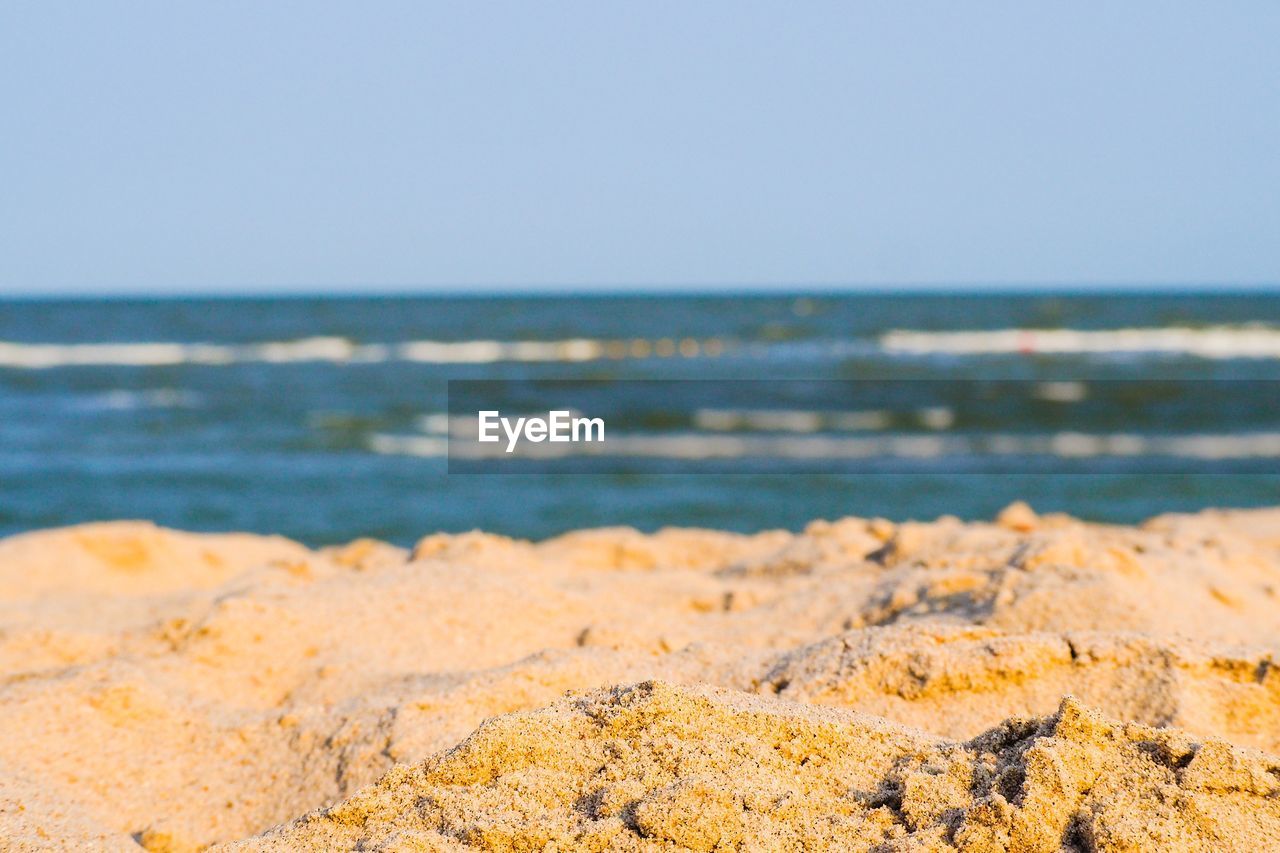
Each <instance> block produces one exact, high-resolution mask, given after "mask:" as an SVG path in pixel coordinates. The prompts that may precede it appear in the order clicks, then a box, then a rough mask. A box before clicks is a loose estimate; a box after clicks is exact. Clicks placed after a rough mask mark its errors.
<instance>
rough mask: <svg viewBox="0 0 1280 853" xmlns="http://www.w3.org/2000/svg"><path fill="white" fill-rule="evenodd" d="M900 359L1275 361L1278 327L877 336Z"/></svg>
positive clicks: (906, 332) (1279, 353) (1279, 348)
mask: <svg viewBox="0 0 1280 853" xmlns="http://www.w3.org/2000/svg"><path fill="white" fill-rule="evenodd" d="M879 340H880V345H881V347H883V349H884V350H885V351H886V352H889V353H894V354H901V355H1008V354H1024V355H1033V354H1035V355H1042V354H1043V355H1114V354H1157V355H1170V356H1192V357H1196V358H1208V359H1228V358H1268V359H1269V358H1280V329H1277V328H1272V327H1269V326H1263V325H1253V324H1248V325H1235V326H1207V327H1204V328H1191V327H1189V326H1168V327H1159V328H1158V327H1134V328H1125V329H993V330H989V331H966V332H928V331H913V330H908V329H897V330H894V331H891V332H887V333H885V334H884V335H881V336H880V339H879Z"/></svg>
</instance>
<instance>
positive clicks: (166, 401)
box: [84, 388, 202, 411]
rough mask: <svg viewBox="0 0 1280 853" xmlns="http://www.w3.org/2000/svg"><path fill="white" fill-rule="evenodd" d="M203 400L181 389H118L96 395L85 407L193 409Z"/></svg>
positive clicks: (108, 408)
mask: <svg viewBox="0 0 1280 853" xmlns="http://www.w3.org/2000/svg"><path fill="white" fill-rule="evenodd" d="M201 399H202V398H201V397H200V395H199V394H196V393H194V392H192V391H184V390H181V389H179V388H155V389H152V390H149V391H128V390H124V389H117V390H114V391H107V392H104V393H102V394H95V395H93V396H92V397H89V398H88V399H87V400H85V402H84V405H85V406H86V407H87V408H89V409H98V410H110V411H135V410H138V409H193V408H195V407H197V406H199V405H200V403H201Z"/></svg>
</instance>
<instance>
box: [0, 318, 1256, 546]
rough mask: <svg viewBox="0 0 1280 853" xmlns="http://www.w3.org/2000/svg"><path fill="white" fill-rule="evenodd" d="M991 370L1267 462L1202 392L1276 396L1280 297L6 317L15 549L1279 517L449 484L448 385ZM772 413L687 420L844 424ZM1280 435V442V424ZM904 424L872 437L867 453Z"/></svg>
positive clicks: (709, 487)
mask: <svg viewBox="0 0 1280 853" xmlns="http://www.w3.org/2000/svg"><path fill="white" fill-rule="evenodd" d="M974 377H1000V378H1006V379H1024V380H1027V381H1029V382H1037V383H1043V387H1044V388H1046V389H1048V390H1047V392H1046V393H1047V394H1048V396H1049V397H1050V398H1052V397H1054V395H1059V396H1060V397H1061V399H1057V400H1050V402H1051V403H1053V404H1054V405H1059V404H1062V405H1066V404H1070V403H1071V402H1072V400H1073V399H1074V395H1077V393H1078V388H1079V383H1080V382H1081V381H1088V380H1096V379H1125V380H1154V379H1160V380H1161V381H1164V382H1172V383H1174V384H1175V385H1179V384H1180V387H1181V388H1182V389H1183V391H1182V393H1179V394H1177V395H1176V400H1174V401H1173V402H1172V403H1170V404H1168V405H1166V406H1165V407H1164V408H1162V409H1161V410H1160V415H1159V417H1156V418H1153V417H1150V416H1148V417H1145V418H1143V417H1140V415H1143V414H1144V412H1145V410H1144V409H1142V408H1140V406H1141V405H1142V404H1135V406H1138V407H1137V408H1135V407H1130V408H1128V409H1126V408H1123V407H1121V408H1115V407H1110V408H1108V407H1097V406H1095V407H1094V408H1093V409H1092V410H1090V409H1087V408H1080V409H1079V413H1078V415H1077V416H1076V417H1075V420H1073V421H1072V429H1073V430H1079V431H1083V432H1084V433H1087V434H1089V435H1098V436H1108V435H1115V434H1117V433H1124V434H1125V435H1126V436H1128V438H1129V439H1133V437H1134V435H1135V434H1136V435H1137V439H1134V440H1146V439H1149V438H1152V437H1158V436H1159V435H1162V434H1166V433H1168V434H1176V433H1186V432H1188V431H1190V432H1192V433H1194V434H1196V435H1208V436H1214V437H1216V439H1215V440H1217V439H1223V438H1224V437H1225V438H1226V439H1231V438H1232V437H1239V436H1241V435H1245V436H1247V437H1252V438H1257V437H1258V436H1259V435H1261V437H1262V439H1263V442H1262V443H1263V444H1264V445H1265V446H1267V447H1270V446H1271V445H1269V444H1267V441H1270V440H1271V439H1270V438H1268V436H1272V433H1271V432H1268V431H1267V425H1268V424H1267V422H1266V417H1267V416H1268V415H1267V409H1268V407H1267V406H1264V407H1263V408H1264V411H1263V412H1262V418H1263V422H1262V423H1257V422H1250V423H1248V424H1245V423H1242V422H1241V420H1240V417H1239V413H1238V412H1236V411H1233V410H1232V409H1229V408H1226V407H1222V406H1221V405H1219V404H1217V403H1215V402H1214V400H1213V395H1205V394H1201V393H1197V392H1196V390H1195V389H1197V388H1202V387H1204V385H1203V383H1205V382H1212V381H1219V380H1260V381H1263V382H1266V381H1272V380H1278V379H1280V295H1273V294H1225V295H1224V294H1218V295H1214V294H1177V295H1171V294H1165V295H1160V294H1133V295H1123V296H1114V295H1108V296H1100V295H1069V294H1057V295H1008V294H1001V295H964V296H957V295H939V294H932V295H913V296H886V295H854V296H832V295H807V294H785V295H767V296H743V295H731V296H672V295H653V296H631V297H617V296H609V297H603V296H601V297H547V298H511V297H493V298H391V297H388V298H377V299H373V298H369V299H364V298H290V299H225V300H151V301H126V300H110V301H61V302H57V301H12V302H0V533H4V534H8V533H14V532H19V531H24V530H29V529H33V528H39V527H47V526H53V525H63V524H70V523H75V522H81V521H89V520H100V519H110V518H145V519H151V520H154V521H156V522H158V523H161V524H165V525H170V526H174V527H179V528H186V529H194V530H252V531H260V532H271V533H282V534H284V535H287V536H291V537H294V538H297V539H300V540H303V541H305V542H307V543H310V544H324V543H333V542H341V541H345V540H348V539H351V538H354V537H357V536H375V537H380V538H384V539H388V540H391V541H395V542H400V543H411V542H412V541H414V540H415V539H417V538H418V537H420V536H422V535H424V534H426V533H430V532H434V531H438V530H451V531H456V530H468V529H473V528H482V529H486V530H491V531H495V532H500V533H505V534H510V535H515V536H527V537H544V536H548V535H552V534H555V533H557V532H560V531H563V530H566V529H571V528H577V527H583V526H598V525H615V524H627V525H633V526H636V527H639V528H641V529H654V528H657V527H660V526H662V525H668V524H679V525H697V526H710V527H720V528H729V529H736V530H757V529H763V528H770V527H787V528H796V527H798V526H801V525H803V524H804V523H805V522H806V521H808V520H810V519H813V518H819V517H827V518H831V517H837V516H843V515H850V514H854V515H864V516H876V515H878V516H885V517H889V518H895V519H898V518H908V517H914V518H930V517H935V516H937V515H941V514H954V515H958V516H961V517H965V518H973V517H984V516H990V515H992V514H993V513H995V512H996V511H998V510H999V509H1000V508H1001V507H1002V506H1004V505H1005V504H1008V503H1009V502H1011V501H1013V500H1015V499H1024V500H1027V501H1029V502H1030V503H1031V504H1032V505H1033V506H1035V507H1036V508H1037V509H1040V510H1046V511H1048V510H1060V511H1066V512H1070V513H1073V514H1076V515H1080V516H1084V517H1088V518H1094V519H1102V520H1114V521H1134V520H1138V519H1140V518H1143V517H1146V516H1149V515H1153V514H1157V513H1160V512H1166V511H1180V510H1196V509H1200V508H1203V507H1206V506H1256V505H1265V504H1273V503H1280V476H1277V475H1276V474H1274V473H1249V474H1240V473H1233V474H1222V473H1213V472H1212V471H1207V470H1199V469H1188V470H1187V471H1184V472H1182V473H1178V474H1151V473H1144V472H1129V473H1107V472H1106V466H1105V465H1101V466H1099V465H1097V464H1094V465H1093V467H1088V466H1085V467H1082V468H1081V470H1083V471H1087V472H1088V473H1083V474H1071V475H1063V474H1062V473H1061V471H1060V470H1058V471H1051V472H1047V473H1045V472H1042V473H1035V471H1036V470H1038V469H1035V468H1034V467H1031V468H1028V470H1027V471H1026V472H1021V473H1019V472H1014V473H1008V472H1006V473H1002V474H1001V475H999V476H995V475H978V474H973V473H967V472H966V471H965V470H963V468H964V466H955V465H948V464H938V465H934V466H925V467H924V468H922V469H921V471H920V472H918V473H912V474H903V473H866V472H863V473H857V474H840V473H824V472H822V471H821V470H818V471H808V472H804V473H795V472H793V473H785V474H784V473H768V472H767V470H768V469H767V466H766V467H765V468H764V469H761V468H760V467H759V466H757V467H755V468H752V469H750V470H752V471H753V472H754V473H732V474H729V473H726V474H705V473H703V474H697V475H693V474H681V473H678V472H679V471H680V470H681V469H680V464H679V462H678V460H676V461H672V462H670V464H668V465H667V466H666V467H665V468H664V470H665V471H667V472H668V473H655V472H654V471H653V470H649V469H643V468H641V469H636V470H623V471H615V472H612V473H608V474H593V475H575V474H568V473H560V472H557V471H551V472H543V473H536V474H527V475H525V474H505V475H494V476H477V475H461V474H457V473H454V474H450V473H448V469H447V463H446V459H445V458H444V456H443V455H442V451H441V447H442V446H443V444H442V428H441V426H440V423H441V421H442V419H445V420H447V417H446V415H447V412H448V408H447V400H446V382H447V381H448V380H450V379H488V380H493V379H498V380H527V379H600V380H607V379H701V380H729V379H752V380H762V379H772V380H784V379H785V380H792V381H795V382H803V381H805V380H834V379H853V378H876V379H880V380H887V381H896V380H905V379H953V378H957V379H958V378H974ZM1197 383H1200V384H1197ZM771 402H773V401H769V400H761V401H759V405H758V406H753V407H746V408H742V407H739V410H733V411H725V410H723V409H717V410H714V411H709V412H704V413H702V414H701V415H699V419H695V422H693V423H681V424H680V425H679V428H680V430H682V432H681V435H685V436H690V435H691V436H692V437H693V438H698V436H699V435H700V434H706V435H718V434H720V433H722V432H725V431H730V432H733V433H734V434H742V433H747V434H756V433H760V434H777V433H779V432H781V433H783V434H787V433H788V431H791V432H795V431H796V430H799V431H800V432H803V433H805V434H814V433H817V434H826V433H827V432H829V431H832V430H834V431H836V432H839V431H840V429H843V428H842V427H839V426H832V425H831V424H830V423H828V422H826V421H820V422H818V424H817V425H816V426H815V425H814V423H813V418H812V417H810V415H812V413H806V412H799V413H796V412H795V411H794V410H793V407H792V408H789V409H787V410H786V411H787V413H788V415H789V416H794V417H791V420H786V419H784V420H783V421H782V422H778V420H777V418H774V419H772V420H770V419H769V418H764V419H761V418H760V417H759V411H757V410H758V409H763V410H768V409H770V408H777V407H776V406H771ZM661 408H662V407H661V405H660V402H655V403H654V411H653V412H652V413H647V415H646V417H643V418H641V420H642V421H643V422H644V423H647V424H649V426H650V427H651V428H652V429H655V430H661V429H662V428H663V426H662V424H663V417H664V414H663V412H662V411H661ZM1042 408H1043V407H1035V406H1022V407H1013V408H1009V407H992V408H991V411H990V416H989V418H988V420H989V421H990V422H989V423H986V424H985V425H984V427H985V428H987V429H990V430H996V431H1021V432H1028V431H1031V432H1035V431H1036V430H1041V431H1050V430H1051V429H1052V426H1053V425H1052V424H1051V423H1049V422H1048V421H1045V422H1043V423H1042V422H1041V421H1040V420H1038V419H1039V418H1040V417H1041V415H1040V414H1038V413H1040V412H1041V410H1042ZM1050 408H1052V406H1050ZM642 414H645V413H642ZM1146 414H1148V415H1150V412H1146ZM949 417H950V416H949V415H948V414H947V413H946V412H943V413H941V416H940V417H937V418H933V419H932V420H930V419H929V418H927V417H926V418H925V420H926V422H927V423H926V426H924V427H921V429H928V430H932V431H933V432H934V433H937V434H949V433H954V432H956V431H958V430H961V429H962V428H965V426H966V424H964V423H956V422H954V421H952V422H948V418H949ZM1130 422H1132V424H1133V425H1134V426H1132V428H1130V427H1129V426H1128V425H1129V423H1130ZM797 423H798V424H802V425H801V426H799V427H797V426H795V424H797ZM859 423H861V422H859ZM1275 426H1276V428H1275V430H1274V432H1275V433H1276V434H1280V413H1276V425H1275ZM900 429H901V424H899V423H896V422H886V423H882V424H879V425H877V424H876V423H874V422H867V423H864V424H861V425H860V426H858V427H856V429H855V432H858V433H859V434H863V435H872V436H874V435H878V434H882V433H886V432H893V431H894V430H900ZM1046 434H1047V432H1046ZM1272 437H1274V436H1272ZM1252 438H1251V440H1252ZM1277 440H1280V439H1277ZM1055 446H1056V445H1055ZM1215 446H1217V445H1215ZM1264 449H1265V448H1264ZM1264 455H1265V453H1264ZM1276 455H1280V454H1272V456H1273V457H1274V456H1276ZM1095 461H1096V460H1095ZM1275 469H1276V465H1275V464H1274V462H1273V464H1271V466H1270V470H1272V471H1274V470H1275ZM744 470H746V469H744ZM1259 470H1264V469H1259ZM762 471H763V472H762Z"/></svg>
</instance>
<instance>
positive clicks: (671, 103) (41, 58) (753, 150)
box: [0, 0, 1280, 294]
mask: <svg viewBox="0 0 1280 853" xmlns="http://www.w3.org/2000/svg"><path fill="white" fill-rule="evenodd" d="M953 282H968V283H990V284H1010V283H1028V282H1030V283H1034V282H1052V283H1059V284H1062V283H1065V284H1100V283H1110V282H1119V283H1130V284H1134V283H1179V282H1181V283H1218V282H1226V283H1233V284H1250V283H1255V284H1256V283H1276V282H1280V3H1277V2H1274V0H1258V2H1224V1H1223V0H1213V1H1212V2H1211V1H1210V0H1205V2H1198V3H1189V2H1175V0H1162V2H1140V0H1126V2H1080V0H1073V2H1026V0H1017V2H955V0H940V1H939V2H908V0H884V2H875V3H857V2H833V3H822V2H775V3H753V2H741V0H737V1H736V2H710V0H702V1H701V2H607V0H584V1H583V2H573V3H559V2H512V3H502V2H463V0H458V2H453V3H427V2H349V3H342V4H338V3H330V2H318V0H310V2H296V3H289V2H265V3H264V2H257V0H255V2H226V0H219V2H213V0H210V2H204V3H194V2H179V0H163V2H149V3H141V2H137V3H134V2H108V0H92V2H78V3H76V2H47V1H46V0H30V2H25V1H24V0H6V2H3V4H2V5H0V293H9V294H13V293H19V292H24V293H52V292H62V291H75V292H105V291H114V292H120V291H145V292H162V293H181V292H196V291H199V292H234V291H242V290H249V291H262V290H317V289H322V290H335V289H338V290H341V289H351V290H388V289H404V288H416V287H421V288H422V289H441V288H448V289H456V288H466V287H478V286H489V287H492V286H500V287H504V288H516V289H521V288H526V287H528V288H534V287H565V286H599V287H618V286H626V285H641V286H670V285H675V284H680V283H691V284H695V285H701V286H711V285H739V284H741V285H769V284H775V285H777V284H783V285H785V284H791V283H797V284H804V285H842V284H866V283H871V284H880V285H890V286H892V285H899V284H906V283H934V284H946V283H953Z"/></svg>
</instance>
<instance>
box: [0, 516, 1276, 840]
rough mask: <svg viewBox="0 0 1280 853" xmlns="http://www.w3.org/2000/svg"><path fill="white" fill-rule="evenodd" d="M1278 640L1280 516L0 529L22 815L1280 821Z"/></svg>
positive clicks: (459, 826)
mask: <svg viewBox="0 0 1280 853" xmlns="http://www.w3.org/2000/svg"><path fill="white" fill-rule="evenodd" d="M1278 649H1280V510H1261V511H1239V512H1230V511H1209V512H1205V513H1201V514H1197V515H1185V516H1182V515H1180V516H1164V517H1160V518H1156V519H1152V520H1151V521H1149V522H1147V523H1146V524H1143V525H1140V526H1138V527H1116V526H1104V525H1092V524H1085V523H1082V522H1079V521H1076V520H1074V519H1070V518H1067V517H1063V516H1046V517H1039V516H1037V515H1036V514H1035V513H1034V512H1032V511H1031V510H1030V509H1028V508H1026V507H1024V506H1020V505H1018V506H1014V507H1010V508H1009V509H1008V510H1006V511H1005V512H1004V513H1002V514H1001V515H1000V516H999V517H998V518H997V519H996V520H995V521H994V522H991V523H971V524H964V523H961V522H959V521H957V520H955V519H948V518H943V519H939V520H937V521H934V522H928V523H912V522H908V523H901V524H895V523H891V522H888V521H885V520H883V519H869V520H867V519H842V520H840V521H835V522H815V523H813V524H812V525H810V526H809V527H808V528H807V529H806V530H805V531H803V532H801V533H798V534H792V533H787V532H782V531H772V532H765V533H761V534H757V535H752V536H743V535H737V534H729V533H721V532H715V531H699V530H664V531H661V532H659V533H656V534H653V535H642V534H640V533H637V532H635V531H632V530H629V529H608V530H593V531H580V532H577V533H572V534H568V535H565V536H562V537H558V538H556V539H552V540H548V541H545V542H541V543H530V542H523V541H517V540H511V539H506V538H503V537H498V536H491V535H486V534H481V533H470V534H463V535H433V536H428V537H427V538H425V539H423V540H422V541H421V542H419V543H418V544H417V546H416V547H415V548H414V549H412V551H405V550H403V549H399V548H395V547H392V546H390V545H386V544H384V543H379V542H373V541H368V540H362V541H359V542H355V543H351V544H350V545H347V546H343V547H337V548H328V549H322V550H319V551H311V550H308V549H306V548H304V547H302V546H300V545H297V544H296V543H292V542H288V541H286V540H283V539H280V538H274V537H273V538H267V537H256V536H249V535H226V536H223V535H217V536H215V535H199V534H186V533H179V532H175V531H168V530H164V529H160V528H157V527H155V526H152V525H149V524H145V523H134V522H121V523H110V524H99V525H88V526H83V527H77V528H68V529H63V530H51V531H42V532H37V533H31V534H26V535H23V536H17V537H12V538H10V539H8V540H4V541H0V678H2V679H3V681H2V682H0V837H3V839H5V840H6V843H7V845H8V846H10V847H13V848H16V849H65V848H68V847H90V848H99V849H117V850H129V849H133V850H137V849H139V845H141V846H142V847H145V848H147V849H151V850H193V849H200V848H202V847H205V846H208V845H214V844H220V843H228V842H239V843H240V844H242V845H244V847H246V848H248V849H293V848H300V849H335V848H336V849H355V848H359V849H396V850H404V849H426V850H435V849H440V850H457V849H495V850H534V849H545V848H548V847H551V848H553V849H558V850H603V849H621V850H627V849H635V850H640V849H654V850H658V849H696V850H713V849H761V850H782V849H794V848H799V847H806V848H807V849H823V848H831V849H853V850H859V849H865V850H871V849H878V850H886V851H887V850H948V849H960V850H975V851H978V850H1058V849H1068V850H1069V849H1079V850H1085V849H1105V850H1148V849H1169V850H1181V849H1204V850H1223V849H1238V850H1261V849H1268V848H1275V849H1280V758H1277V757H1276V756H1277V755H1280V672H1278V669H1280V662H1278V661H1277V650H1278ZM255 836H256V837H255Z"/></svg>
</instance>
